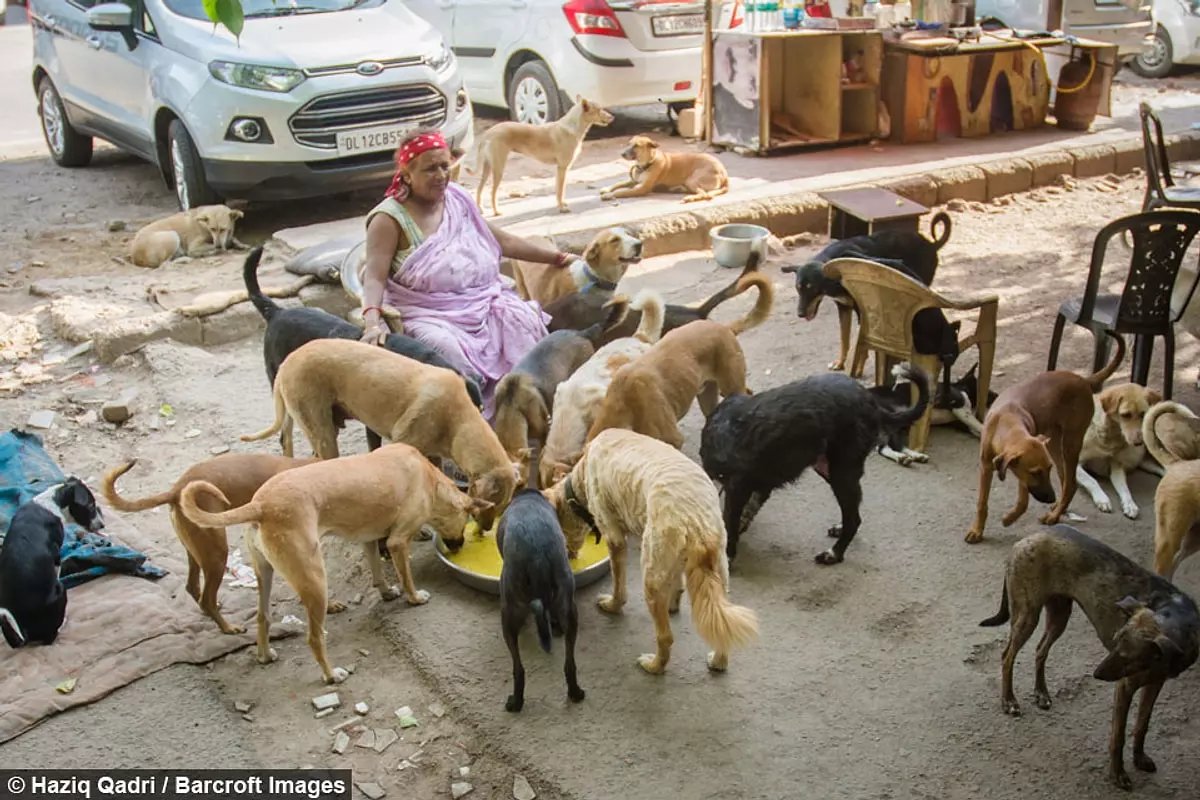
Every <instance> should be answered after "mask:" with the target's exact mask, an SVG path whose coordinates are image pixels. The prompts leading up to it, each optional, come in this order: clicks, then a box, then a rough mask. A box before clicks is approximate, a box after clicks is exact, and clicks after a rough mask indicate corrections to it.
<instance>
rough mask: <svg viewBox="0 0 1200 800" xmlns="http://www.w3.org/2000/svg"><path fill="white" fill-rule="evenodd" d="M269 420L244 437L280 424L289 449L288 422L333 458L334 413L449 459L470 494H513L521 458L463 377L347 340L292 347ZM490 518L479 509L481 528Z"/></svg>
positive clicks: (496, 499) (262, 434) (491, 497)
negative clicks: (504, 442)
mask: <svg viewBox="0 0 1200 800" xmlns="http://www.w3.org/2000/svg"><path fill="white" fill-rule="evenodd" d="M274 396H275V422H273V423H272V424H271V426H270V427H269V428H266V429H265V430H262V431H259V432H258V433H254V434H249V435H246V436H243V437H242V441H245V442H254V441H259V440H262V439H266V438H267V437H269V436H274V435H276V434H277V433H279V432H280V431H283V441H284V453H285V454H286V455H291V453H292V421H293V420H295V421H296V422H297V423H299V425H300V428H301V429H302V430H303V431H304V433H305V435H306V436H307V437H308V441H309V443H310V444H311V445H312V448H313V451H314V452H315V453H316V454H317V457H318V458H322V459H329V458H337V457H338V443H337V428H336V427H335V426H334V422H333V412H334V410H335V409H338V410H340V411H342V412H344V413H345V415H346V416H347V418H350V419H356V420H358V421H359V422H361V423H363V424H364V425H366V426H367V427H368V428H370V429H371V430H373V431H377V432H378V433H379V434H380V435H381V436H383V437H384V438H386V439H388V440H390V441H393V442H403V443H404V444H409V445H412V446H413V447H415V448H417V450H419V451H421V452H422V453H424V454H425V455H426V456H429V457H431V458H448V459H450V460H452V461H453V462H454V463H455V464H456V465H458V468H459V469H461V470H463V471H464V472H465V473H466V474H467V476H468V478H469V479H470V487H469V489H468V493H469V494H470V495H471V496H472V497H476V498H479V499H482V500H486V501H488V502H489V503H491V504H492V505H493V506H495V507H496V509H497V513H499V511H502V510H503V509H504V508H505V507H506V506H507V505H508V501H509V500H510V499H512V493H513V490H514V489H515V488H516V483H517V477H518V475H519V474H520V465H519V464H515V465H514V464H513V463H512V462H511V461H509V460H508V456H507V455H506V454H505V452H504V448H503V447H501V446H500V440H499V439H497V438H496V434H495V433H494V432H493V431H492V429H491V427H490V426H489V425H488V424H487V422H486V421H485V420H484V418H483V415H482V414H480V413H479V409H477V408H476V407H475V404H474V403H472V402H471V398H470V396H469V395H468V394H467V386H466V384H465V383H463V379H462V376H461V375H459V374H457V373H455V372H451V371H450V370H448V369H442V368H441V367H431V366H428V365H426V364H422V363H421V362H419V361H414V360H413V359H411V358H405V357H404V356H401V355H397V354H396V353H392V352H390V351H388V350H385V349H384V348H382V347H375V346H374V345H369V344H363V343H362V342H355V341H350V340H346V339H316V340H314V341H311V342H308V343H307V344H305V345H303V346H302V347H299V348H297V349H295V350H293V351H292V353H291V354H290V355H289V356H288V357H287V358H285V359H284V361H283V364H282V365H281V366H280V367H279V372H278V373H277V374H276V375H275V388H274ZM493 521H494V517H493V515H491V514H488V515H485V519H484V520H483V521H481V524H483V527H484V528H485V529H487V528H490V527H491V526H492V522H493Z"/></svg>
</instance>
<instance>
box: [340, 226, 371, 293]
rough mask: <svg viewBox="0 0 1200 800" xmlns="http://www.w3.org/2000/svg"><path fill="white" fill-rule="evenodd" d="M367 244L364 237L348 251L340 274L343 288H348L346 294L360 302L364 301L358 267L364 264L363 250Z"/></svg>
mask: <svg viewBox="0 0 1200 800" xmlns="http://www.w3.org/2000/svg"><path fill="white" fill-rule="evenodd" d="M366 246H367V242H366V240H365V239H364V240H363V241H361V242H359V243H358V244H356V245H354V246H353V247H351V248H350V249H349V250H348V251H346V255H345V257H344V258H342V266H341V269H340V275H339V276H338V277H339V278H341V281H342V288H343V289H345V290H346V294H348V295H350V296H351V297H353V298H354V299H355V301H356V302H359V303H361V302H362V276H360V275H359V274H358V269H359V267H361V266H362V259H363V251H364V250H365V249H366Z"/></svg>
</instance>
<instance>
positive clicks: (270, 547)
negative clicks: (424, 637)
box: [179, 345, 491, 683]
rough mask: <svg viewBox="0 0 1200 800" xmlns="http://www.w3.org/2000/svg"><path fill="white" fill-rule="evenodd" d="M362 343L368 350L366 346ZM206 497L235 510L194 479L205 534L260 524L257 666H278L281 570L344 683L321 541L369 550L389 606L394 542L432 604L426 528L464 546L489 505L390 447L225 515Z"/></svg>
mask: <svg viewBox="0 0 1200 800" xmlns="http://www.w3.org/2000/svg"><path fill="white" fill-rule="evenodd" d="M364 346H365V345H364ZM204 496H208V497H211V498H213V499H215V500H217V501H218V502H221V503H224V504H225V505H226V506H228V505H230V504H229V500H228V498H226V497H225V495H224V494H222V493H221V490H220V489H218V488H217V487H216V486H214V485H213V484H211V483H208V482H207V481H193V482H192V483H189V484H188V485H187V486H185V487H184V489H183V492H182V493H181V494H180V497H179V507H180V510H181V511H182V512H183V515H184V516H185V517H187V518H188V519H189V520H191V521H192V522H193V523H194V524H196V525H200V526H202V527H205V528H224V527H228V526H229V525H240V524H244V523H253V525H252V527H250V528H249V529H248V532H247V534H246V548H247V550H249V551H250V555H251V560H252V561H253V564H254V573H255V575H256V576H257V577H258V661H259V663H261V664H268V663H270V662H272V661H274V660H275V658H276V655H275V651H274V650H273V649H272V648H271V647H270V640H269V635H270V624H271V582H272V579H273V577H274V574H275V570H279V571H280V572H281V573H283V577H284V579H285V580H287V582H288V585H289V586H291V587H292V589H293V590H295V592H296V594H297V595H298V596H299V598H300V602H301V603H303V604H304V608H305V611H307V613H308V645H309V647H310V648H311V649H312V653H313V657H314V658H315V659H316V661H317V665H318V666H319V667H320V668H321V676H322V677H323V678H324V680H325V682H326V683H341V682H342V681H344V680H346V678H347V676H348V673H347V672H346V670H344V669H342V668H341V667H332V666H330V664H329V659H328V656H327V654H326V651H325V614H326V607H327V605H328V586H327V581H326V577H325V559H324V557H323V556H322V554H321V537H322V536H326V535H329V534H330V533H333V532H336V533H335V535H337V536H341V537H342V538H344V539H349V540H350V541H354V542H358V543H359V544H361V545H362V546H363V553H364V554H366V557H367V564H368V565H369V566H370V569H371V578H372V581H373V585H374V586H375V588H376V589H378V590H379V596H380V597H381V598H382V599H383V600H395V599H396V598H398V597H399V596H400V593H401V592H400V588H399V587H396V586H390V585H389V584H388V583H387V581H386V580H385V579H384V576H383V564H382V562H381V561H380V558H379V550H378V547H377V545H376V542H377V541H378V540H379V539H386V540H387V547H388V550H389V551H390V552H391V554H392V565H393V566H394V567H395V568H396V573H397V575H398V576H399V578H400V582H401V585H402V586H403V587H404V595H405V599H406V600H407V601H408V603H409V604H411V605H422V604H424V603H427V602H429V593H428V592H426V591H424V590H418V589H417V587H416V584H415V583H414V582H413V578H412V570H411V568H410V566H409V563H408V548H409V543H410V542H411V541H412V539H413V537H415V536H416V535H417V533H418V532H419V531H420V529H421V527H422V526H423V525H430V526H432V527H433V528H434V529H435V530H436V531H437V533H438V535H439V536H441V539H442V541H443V542H445V543H446V546H447V547H449V548H450V549H452V550H454V549H457V548H459V547H461V546H462V543H463V529H464V528H465V527H466V524H467V522H468V521H469V520H470V518H472V517H476V516H477V515H479V514H480V513H481V512H483V511H485V510H489V509H491V504H490V503H488V502H486V501H483V500H477V499H473V498H470V497H468V496H467V495H465V494H463V493H462V492H460V491H459V490H458V488H457V487H456V486H455V485H454V482H453V481H451V480H450V479H449V478H447V477H446V476H445V475H443V474H442V473H441V472H440V471H439V470H438V469H437V468H436V467H434V466H433V465H432V464H431V463H429V460H428V459H426V458H425V457H424V456H423V455H422V454H421V453H420V452H418V451H417V450H416V449H414V448H412V447H410V446H408V445H406V444H390V445H387V446H384V447H381V448H379V449H378V450H372V451H371V452H369V453H364V454H361V455H353V456H346V457H345V458H339V459H337V460H332V461H319V462H317V463H315V464H307V465H305V466H302V467H296V468H295V469H290V470H285V471H284V472H281V473H279V474H278V475H276V476H274V477H273V478H270V479H269V480H267V482H266V483H264V484H263V485H262V486H261V487H260V488H259V489H258V491H256V492H255V493H254V497H253V498H252V499H251V500H250V502H248V503H246V504H244V505H241V506H237V507H235V508H231V509H230V510H228V511H223V512H221V513H217V514H214V513H211V512H208V511H204V510H203V509H201V508H200V506H199V502H200V498H201V497H204Z"/></svg>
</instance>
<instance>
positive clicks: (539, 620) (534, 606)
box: [529, 599, 550, 653]
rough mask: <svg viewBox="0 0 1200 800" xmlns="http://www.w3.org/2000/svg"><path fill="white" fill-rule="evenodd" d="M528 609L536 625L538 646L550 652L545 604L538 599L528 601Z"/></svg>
mask: <svg viewBox="0 0 1200 800" xmlns="http://www.w3.org/2000/svg"><path fill="white" fill-rule="evenodd" d="M529 608H530V610H531V611H533V623H534V624H535V625H537V633H538V644H540V645H541V646H542V649H543V650H545V651H546V652H547V653H549V652H550V612H549V611H547V610H546V604H545V603H543V602H542V601H541V600H540V599H534V600H530V601H529Z"/></svg>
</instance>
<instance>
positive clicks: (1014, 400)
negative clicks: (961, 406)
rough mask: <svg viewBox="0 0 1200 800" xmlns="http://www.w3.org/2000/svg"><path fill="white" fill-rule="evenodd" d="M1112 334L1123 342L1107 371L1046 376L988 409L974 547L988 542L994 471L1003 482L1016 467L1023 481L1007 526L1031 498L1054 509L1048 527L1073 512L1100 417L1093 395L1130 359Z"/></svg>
mask: <svg viewBox="0 0 1200 800" xmlns="http://www.w3.org/2000/svg"><path fill="white" fill-rule="evenodd" d="M1108 335H1109V336H1112V337H1113V338H1115V339H1116V340H1117V354H1116V356H1115V357H1114V358H1113V360H1112V363H1110V364H1109V365H1108V366H1107V367H1105V368H1104V369H1102V370H1100V371H1099V372H1097V373H1095V374H1093V375H1090V376H1088V377H1086V378H1081V377H1080V376H1078V375H1076V374H1075V373H1074V372H1067V371H1066V370H1055V371H1054V372H1043V373H1041V374H1040V375H1036V376H1034V377H1033V378H1030V379H1029V380H1027V381H1023V382H1022V383H1018V384H1017V385H1016V386H1010V387H1009V388H1008V389H1005V390H1004V391H1003V392H1001V393H1000V394H999V396H997V398H996V402H995V404H994V405H993V406H992V407H991V408H990V409H988V413H987V416H986V417H985V418H984V420H983V435H982V436H981V437H980V442H979V497H978V501H977V503H976V509H975V521H974V523H972V525H971V527H970V529H969V530H968V531H967V535H966V541H967V543H968V544H976V543H978V542H981V541H983V528H984V525H986V524H987V513H988V495H989V493H990V492H991V489H992V473H995V474H996V476H997V477H999V478H1000V480H1001V481H1003V480H1004V478H1005V476H1006V475H1007V474H1008V471H1009V470H1010V469H1011V470H1012V471H1013V474H1014V475H1016V477H1017V481H1018V483H1017V504H1016V505H1015V506H1013V508H1012V510H1011V511H1009V512H1008V513H1007V514H1005V515H1004V518H1003V520H1002V522H1003V524H1004V527H1006V528H1007V527H1008V526H1009V525H1012V524H1013V523H1014V522H1016V521H1017V520H1018V519H1020V517H1021V515H1022V514H1024V513H1025V511H1026V509H1028V508H1029V496H1030V495H1031V494H1032V495H1033V497H1034V499H1036V500H1037V501H1038V502H1041V503H1048V504H1052V505H1053V506H1054V507H1053V508H1051V509H1050V511H1049V512H1047V513H1046V514H1043V515H1042V518H1041V523H1042V524H1043V525H1054V524H1055V523H1057V522H1058V521H1059V520H1060V519H1062V515H1063V514H1065V513H1067V508H1068V507H1070V505H1071V500H1072V499H1073V498H1074V497H1075V486H1076V477H1075V474H1076V468H1077V467H1078V466H1079V454H1080V451H1081V450H1082V449H1083V438H1084V436H1085V435H1086V434H1087V429H1088V426H1089V425H1091V423H1092V416H1093V414H1094V413H1095V407H1096V406H1095V402H1094V400H1093V398H1092V395H1094V394H1095V393H1096V392H1098V391H1100V389H1101V387H1103V386H1104V381H1106V380H1108V377H1109V376H1110V375H1112V374H1113V373H1114V372H1116V371H1117V367H1118V366H1120V364H1121V359H1123V358H1124V357H1125V340H1124V339H1123V338H1121V337H1120V336H1117V335H1116V334H1112V333H1109V334H1108ZM1052 470H1057V472H1058V480H1059V483H1060V484H1061V485H1062V495H1061V496H1059V497H1058V498H1057V502H1056V500H1055V495H1054V483H1053V482H1052V481H1051V478H1050V473H1051V471H1052Z"/></svg>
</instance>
